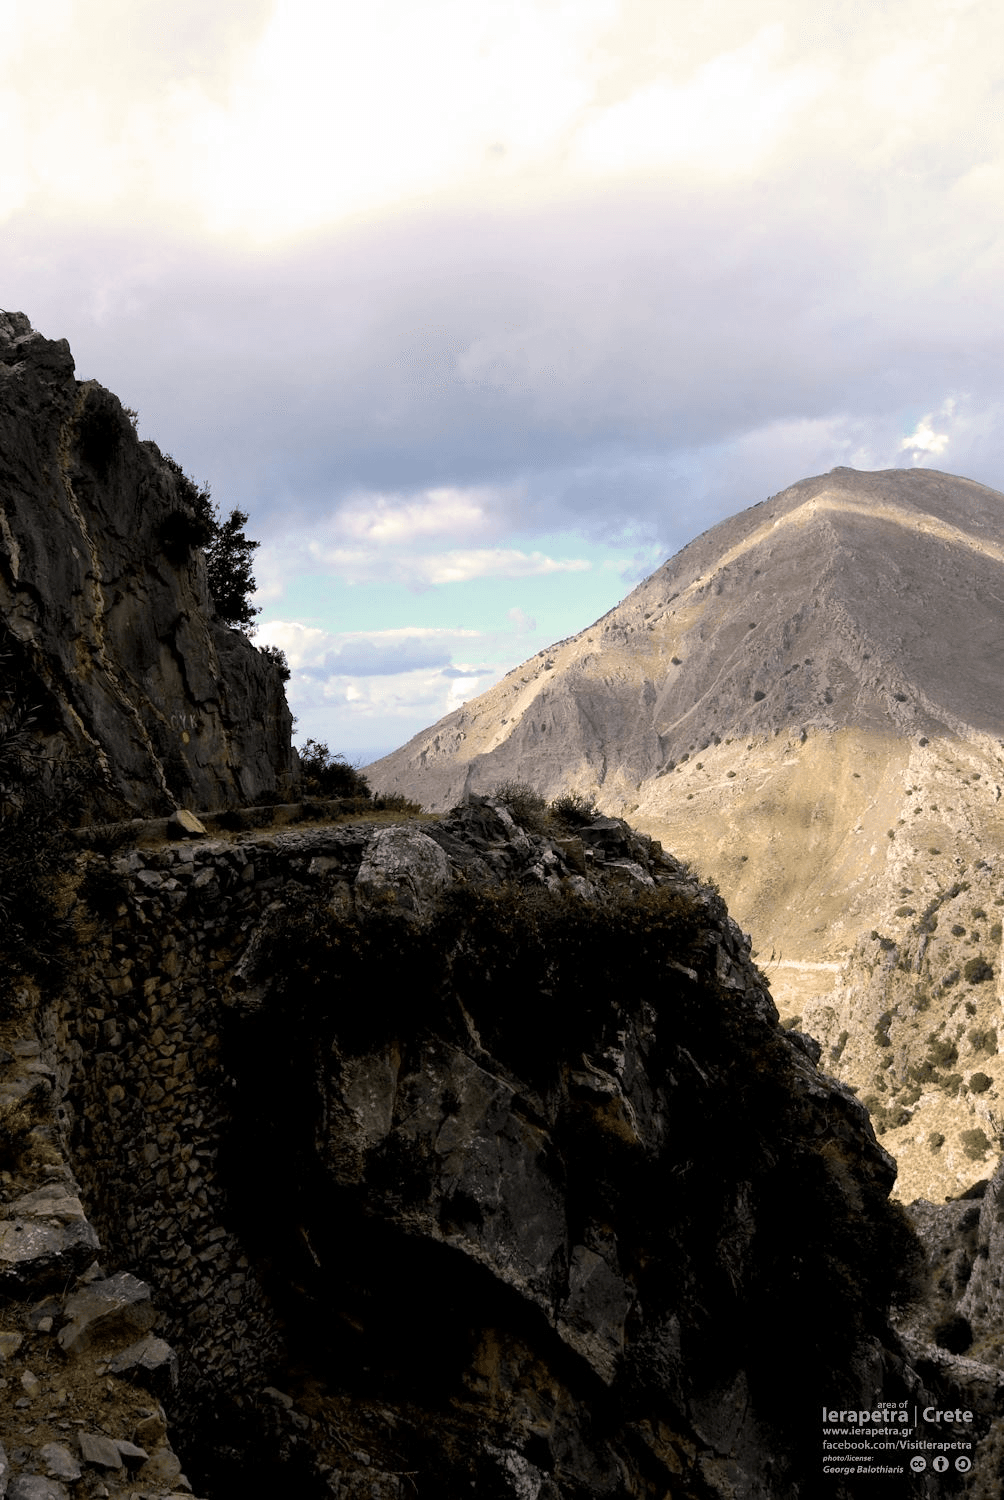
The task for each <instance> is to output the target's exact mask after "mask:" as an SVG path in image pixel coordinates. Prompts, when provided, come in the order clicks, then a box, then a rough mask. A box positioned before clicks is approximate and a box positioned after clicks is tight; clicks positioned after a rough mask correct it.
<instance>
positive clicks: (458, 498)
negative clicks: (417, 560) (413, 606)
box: [331, 486, 500, 546]
mask: <svg viewBox="0 0 1004 1500" xmlns="http://www.w3.org/2000/svg"><path fill="white" fill-rule="evenodd" d="M499 499H500V497H499V495H498V493H497V492H495V491H492V490H491V489H488V488H485V487H480V488H477V489H469V490H462V489H457V488H454V487H451V486H442V487H439V488H436V489H429V490H426V491H425V492H424V493H423V494H422V495H420V496H418V497H416V498H407V499H406V498H403V497H401V496H397V495H380V494H376V495H372V494H362V495H354V496H352V497H351V498H350V499H349V500H348V501H347V502H346V503H345V504H344V505H342V507H341V508H340V509H339V511H338V514H337V515H336V516H335V517H334V519H333V521H332V524H331V530H332V532H333V533H335V534H336V535H341V536H346V537H350V538H352V539H353V540H357V541H361V542H374V543H381V544H389V545H391V546H401V545H403V544H406V543H409V542H413V541H416V540H418V539H419V538H423V539H424V538H427V537H433V536H450V537H454V538H455V537H457V536H477V535H481V534H483V533H484V532H486V531H488V530H490V529H491V526H492V516H491V508H492V506H493V505H495V504H497V502H498V500H499Z"/></svg>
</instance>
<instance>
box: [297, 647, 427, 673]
mask: <svg viewBox="0 0 1004 1500" xmlns="http://www.w3.org/2000/svg"><path fill="white" fill-rule="evenodd" d="M449 661H450V652H449V650H447V649H444V647H443V646H442V645H441V644H440V643H438V642H435V641H422V640H420V639H419V640H405V641H400V642H396V641H395V642H379V643H376V642H373V641H351V642H349V643H348V644H346V645H345V646H342V647H340V648H339V649H338V650H337V651H328V652H326V653H325V656H324V658H323V660H322V661H321V662H320V663H315V664H314V665H312V666H305V667H299V668H298V669H297V671H298V675H300V676H302V677H309V678H314V679H317V680H324V679H327V678H329V677H389V676H392V675H393V674H394V673H397V672H414V671H418V670H419V669H426V670H428V669H431V668H435V667H448V664H449Z"/></svg>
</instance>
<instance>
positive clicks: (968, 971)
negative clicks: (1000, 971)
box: [962, 953, 994, 984]
mask: <svg viewBox="0 0 1004 1500" xmlns="http://www.w3.org/2000/svg"><path fill="white" fill-rule="evenodd" d="M962 973H963V976H964V977H965V979H966V981H967V983H969V984H985V983H986V981H987V980H988V979H993V977H994V971H993V965H992V964H989V963H987V960H986V959H985V958H984V957H983V955H982V953H980V954H978V955H977V956H976V957H975V958H970V959H967V960H966V963H965V966H964V968H963V970H962Z"/></svg>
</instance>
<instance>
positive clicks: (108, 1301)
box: [58, 1271, 157, 1354]
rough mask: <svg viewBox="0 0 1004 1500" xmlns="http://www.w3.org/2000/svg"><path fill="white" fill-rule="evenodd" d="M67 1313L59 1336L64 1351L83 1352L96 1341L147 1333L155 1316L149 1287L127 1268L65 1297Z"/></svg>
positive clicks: (65, 1352) (69, 1352)
mask: <svg viewBox="0 0 1004 1500" xmlns="http://www.w3.org/2000/svg"><path fill="white" fill-rule="evenodd" d="M66 1315H67V1318H68V1319H69V1322H68V1323H66V1325H65V1326H64V1327H63V1328H61V1329H60V1330H59V1335H58V1337H59V1344H60V1348H61V1349H62V1350H63V1352H64V1354H82V1353H84V1351H85V1350H86V1349H89V1348H90V1347H91V1345H92V1344H94V1343H96V1342H97V1341H99V1340H101V1341H105V1340H109V1339H120V1340H121V1339H123V1338H130V1337H135V1335H136V1334H138V1333H146V1332H147V1330H148V1329H149V1328H151V1327H152V1325H153V1324H154V1322H155V1321H156V1318H157V1314H156V1311H155V1309H154V1306H153V1303H152V1301H151V1300H150V1288H149V1287H148V1286H147V1285H146V1283H145V1282H143V1281H139V1280H137V1278H136V1277H135V1276H131V1275H130V1274H129V1272H128V1271H120V1272H118V1273H117V1274H116V1275H115V1276H109V1277H107V1279H106V1280H104V1281H92V1282H91V1283H90V1285H88V1286H85V1287H83V1288H81V1290H80V1291H79V1292H74V1293H73V1295H72V1296H71V1297H68V1298H67V1299H66Z"/></svg>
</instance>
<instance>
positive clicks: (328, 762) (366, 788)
mask: <svg viewBox="0 0 1004 1500" xmlns="http://www.w3.org/2000/svg"><path fill="white" fill-rule="evenodd" d="M298 753H299V756H300V796H301V797H365V798H367V799H368V798H369V797H370V795H371V793H370V784H369V782H368V781H367V780H366V777H365V776H364V775H363V774H362V772H361V771H359V770H357V768H356V767H355V766H352V765H350V764H349V762H348V761H347V760H346V759H345V756H344V755H340V754H337V753H336V754H334V755H333V754H332V753H331V751H330V750H329V749H328V747H327V745H326V744H325V743H324V742H323V741H322V740H314V739H308V740H305V741H304V743H303V744H302V745H301V746H299V749H298Z"/></svg>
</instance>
